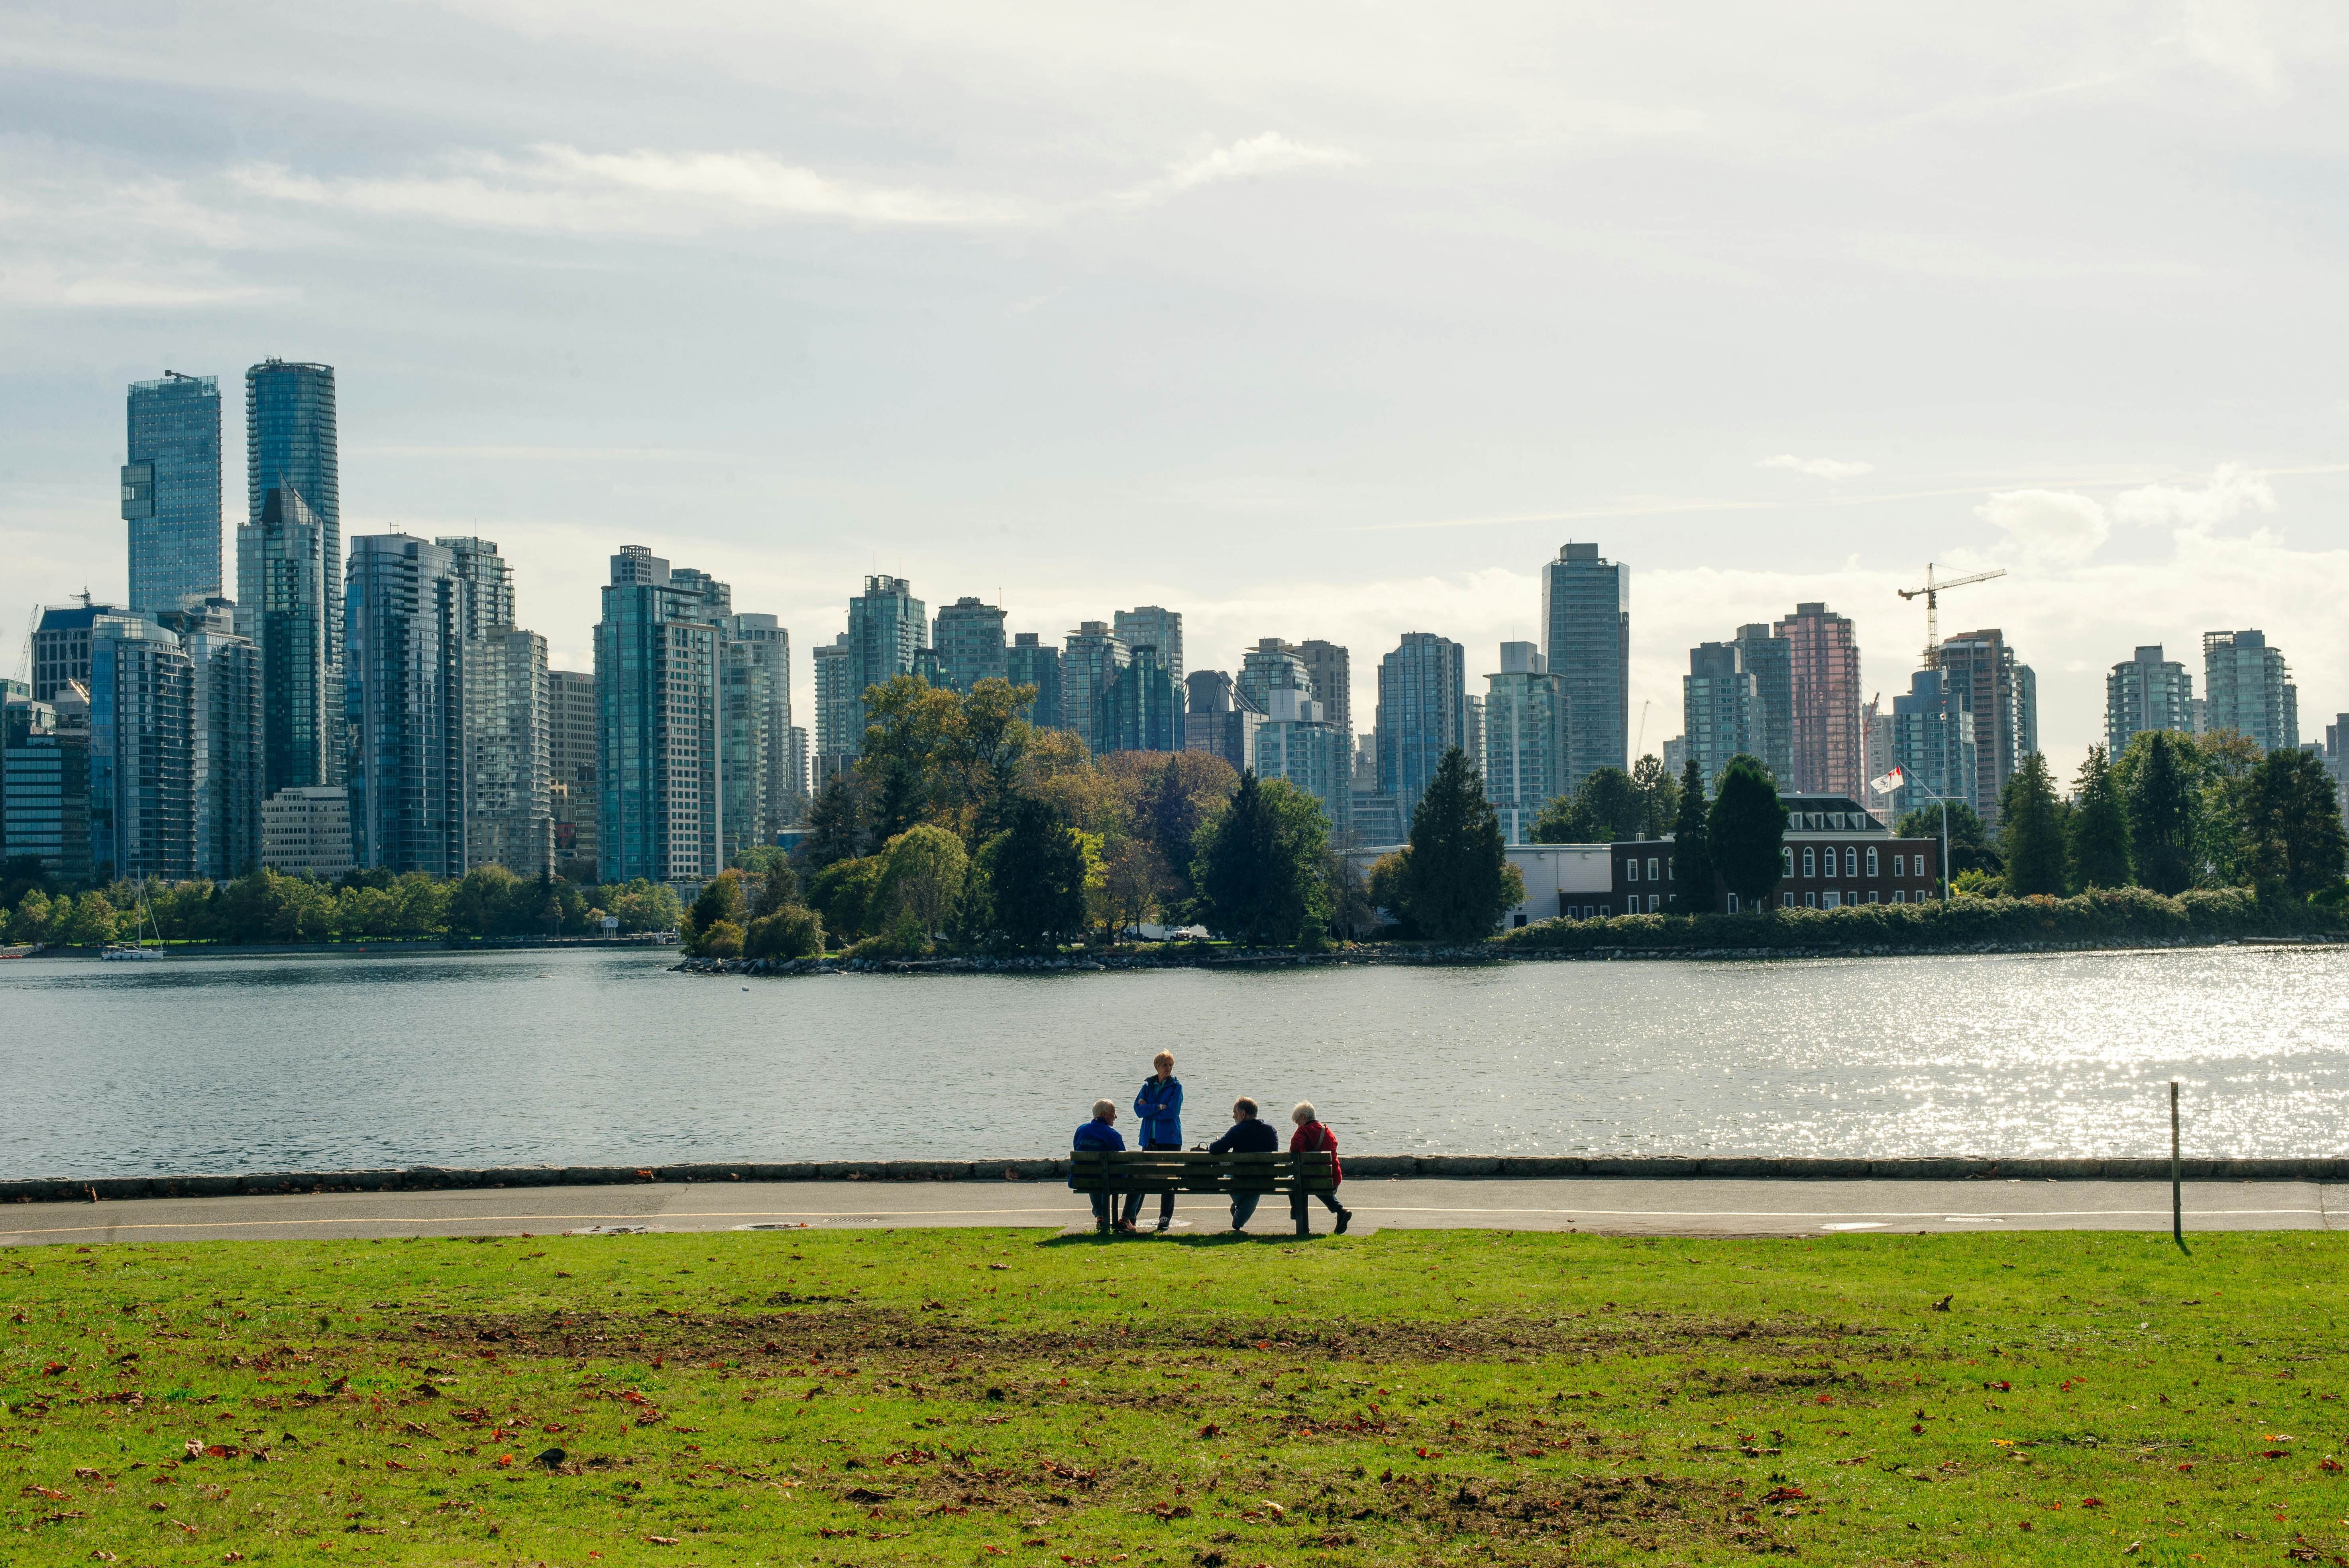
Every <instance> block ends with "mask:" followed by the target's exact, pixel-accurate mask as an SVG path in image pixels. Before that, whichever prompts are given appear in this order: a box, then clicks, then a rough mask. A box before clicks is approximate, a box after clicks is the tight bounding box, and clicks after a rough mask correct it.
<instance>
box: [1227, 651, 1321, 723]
mask: <svg viewBox="0 0 2349 1568" xmlns="http://www.w3.org/2000/svg"><path fill="white" fill-rule="evenodd" d="M1234 690H1235V692H1236V693H1237V696H1238V698H1239V700H1240V702H1242V703H1243V704H1245V705H1246V706H1247V707H1251V708H1254V709H1255V710H1256V711H1257V712H1258V713H1263V714H1269V713H1270V712H1271V711H1272V694H1273V693H1274V692H1276V691H1293V692H1295V693H1297V694H1298V695H1299V696H1302V697H1305V698H1307V699H1308V700H1310V701H1314V702H1319V701H1320V699H1321V692H1320V688H1319V686H1317V685H1316V684H1315V682H1314V679H1313V668H1312V666H1311V665H1308V664H1307V663H1306V662H1305V659H1304V656H1303V655H1301V654H1299V652H1298V650H1297V648H1296V646H1295V645H1292V644H1289V643H1284V642H1282V641H1281V640H1280V639H1279V638H1278V637H1265V638H1262V639H1260V640H1259V641H1258V642H1257V645H1256V646H1255V647H1253V648H1250V649H1249V650H1248V651H1247V653H1245V654H1242V655H1240V673H1239V679H1238V680H1237V682H1236V683H1235V685H1234ZM1325 711H1326V710H1325Z"/></svg>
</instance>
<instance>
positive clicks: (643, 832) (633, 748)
mask: <svg viewBox="0 0 2349 1568" xmlns="http://www.w3.org/2000/svg"><path fill="white" fill-rule="evenodd" d="M612 566H613V570H612V582H611V583H609V584H608V585H606V586H605V589H604V591H603V608H604V614H603V619H602V620H601V621H600V622H598V623H597V624H596V627H595V703H596V710H597V712H596V726H595V745H596V755H595V778H596V789H597V804H598V809H599V815H598V820H597V825H596V854H597V860H598V867H599V871H600V873H601V875H602V876H603V878H604V880H605V881H606V882H626V881H629V880H631V879H633V878H636V877H647V878H649V879H651V880H653V881H655V882H701V881H704V880H706V879H707V878H709V877H712V876H715V875H716V874H717V873H718V872H719V869H720V867H721V865H722V864H723V860H722V857H721V856H720V855H719V841H720V829H721V823H720V820H719V819H720V813H721V812H722V810H723V809H724V802H723V799H722V798H721V796H720V792H719V745H718V712H719V690H718V661H719V651H718V645H719V638H720V636H721V635H722V633H721V632H720V630H719V626H718V624H716V623H715V622H714V621H711V620H708V619H705V618H704V617H705V614H706V611H705V601H706V600H708V599H709V595H708V594H707V593H706V591H705V588H704V584H705V583H706V582H707V580H706V579H703V578H701V577H700V576H699V574H698V573H697V574H695V576H694V577H691V578H688V579H687V582H686V585H685V586H683V587H672V586H671V585H670V579H671V576H672V573H670V571H669V566H668V562H666V561H664V560H662V559H660V558H659V557H657V556H655V555H654V554H653V553H652V552H650V551H648V550H646V549H644V547H642V546H641V545H631V546H629V547H628V548H627V549H626V550H624V551H623V552H621V553H620V554H619V555H617V556H615V557H614V558H613V562H612ZM853 614H854V606H852V615H853ZM905 652H906V656H907V657H908V658H909V659H910V657H911V656H912V652H913V645H911V644H910V643H909V644H908V645H906V649H905ZM850 654H851V656H852V658H853V655H854V649H853V646H852V648H851V650H850ZM817 667H818V670H819V673H821V671H822V669H823V664H822V662H821V661H819V664H818V666H817ZM856 707H857V710H858V713H859V715H860V719H861V714H862V707H863V705H862V703H861V702H859V703H858V704H857V705H856Z"/></svg>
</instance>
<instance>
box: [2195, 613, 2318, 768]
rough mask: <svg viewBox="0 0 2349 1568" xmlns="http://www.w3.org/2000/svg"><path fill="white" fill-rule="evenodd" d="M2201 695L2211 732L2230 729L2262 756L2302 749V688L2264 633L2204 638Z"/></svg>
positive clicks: (2207, 635)
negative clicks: (2252, 745)
mask: <svg viewBox="0 0 2349 1568" xmlns="http://www.w3.org/2000/svg"><path fill="white" fill-rule="evenodd" d="M2202 690H2203V693H2204V695H2205V696H2206V698H2207V699H2208V701H2209V705H2210V707H2209V727H2210V728H2212V729H2214V730H2219V729H2231V730H2233V731H2234V732H2235V733H2236V734H2238V735H2240V736H2241V737H2243V738H2245V739H2247V740H2250V741H2251V742H2252V743H2254V744H2255V745H2257V746H2258V747H2259V748H2260V749H2261V750H2262V751H2291V750H2294V749H2296V748H2298V747H2299V745H2300V688H2299V687H2297V686H2294V685H2292V669H2291V667H2290V666H2289V665H2286V664H2285V663H2284V657H2283V655H2282V652H2281V651H2279V650H2277V649H2275V648H2271V647H2270V646H2268V638H2267V634H2266V633H2265V632H2259V631H2249V632H2205V633H2203V634H2202Z"/></svg>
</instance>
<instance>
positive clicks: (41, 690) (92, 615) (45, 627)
mask: <svg viewBox="0 0 2349 1568" xmlns="http://www.w3.org/2000/svg"><path fill="white" fill-rule="evenodd" d="M122 613H123V607H122V606H121V605H119V604H93V603H90V602H89V601H88V598H87V597H85V598H84V599H83V601H82V602H81V603H78V604H60V605H57V606H55V607H53V608H49V609H45V610H43V611H42V612H41V619H40V623H39V624H37V625H36V627H35V628H34V630H33V700H34V701H35V702H55V701H57V696H58V694H59V693H61V692H63V691H64V690H65V689H66V687H67V686H68V685H76V686H80V687H81V688H82V691H83V693H84V695H87V694H88V690H89V630H90V627H92V626H93V625H95V624H97V623H98V617H99V616H100V615H119V614H122Z"/></svg>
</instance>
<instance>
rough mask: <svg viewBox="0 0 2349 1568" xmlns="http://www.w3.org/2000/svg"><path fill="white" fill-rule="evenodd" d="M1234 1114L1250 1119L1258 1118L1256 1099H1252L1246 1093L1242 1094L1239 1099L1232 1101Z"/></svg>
mask: <svg viewBox="0 0 2349 1568" xmlns="http://www.w3.org/2000/svg"><path fill="white" fill-rule="evenodd" d="M1232 1114H1233V1115H1234V1116H1245V1117H1247V1118H1248V1119H1250V1120H1254V1119H1256V1101H1254V1100H1252V1099H1249V1098H1248V1097H1247V1096H1246V1095H1242V1096H1240V1097H1239V1099H1236V1100H1234V1101H1232Z"/></svg>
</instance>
